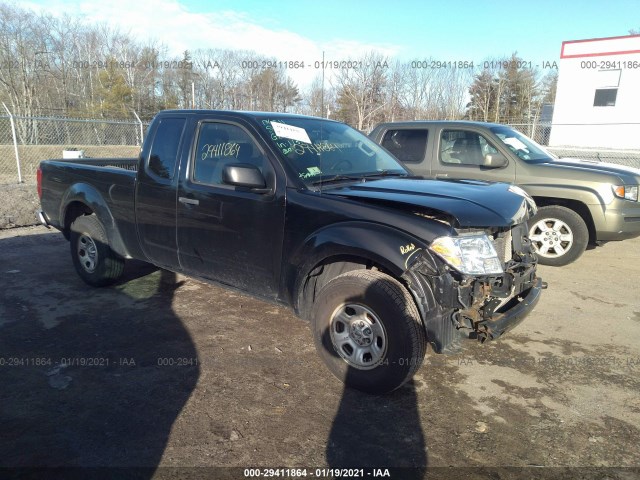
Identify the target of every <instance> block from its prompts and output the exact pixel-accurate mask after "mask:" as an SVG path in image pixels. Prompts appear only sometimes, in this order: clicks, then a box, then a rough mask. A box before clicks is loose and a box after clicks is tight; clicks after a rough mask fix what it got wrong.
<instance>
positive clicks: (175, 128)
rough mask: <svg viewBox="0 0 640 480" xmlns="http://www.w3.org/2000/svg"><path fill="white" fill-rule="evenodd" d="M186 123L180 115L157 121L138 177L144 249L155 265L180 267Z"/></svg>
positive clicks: (138, 220) (138, 214)
mask: <svg viewBox="0 0 640 480" xmlns="http://www.w3.org/2000/svg"><path fill="white" fill-rule="evenodd" d="M186 121H187V118H186V116H179V115H176V116H167V117H163V118H161V119H160V120H159V121H158V122H154V124H153V129H152V130H151V131H149V133H148V135H149V137H148V138H149V140H150V143H149V142H147V143H146V144H145V145H146V146H145V149H144V150H143V151H142V153H141V155H142V160H143V161H142V162H141V166H140V168H139V169H138V175H137V186H136V203H135V205H136V206H135V209H136V224H137V228H138V238H139V240H140V246H141V247H142V251H143V252H144V254H145V255H146V256H147V258H148V259H149V260H151V261H152V262H153V263H154V264H156V265H160V266H165V267H169V268H177V267H178V248H177V243H176V190H177V183H178V182H177V180H178V174H177V166H178V165H179V157H180V156H181V154H182V150H183V148H182V147H183V143H184V138H183V137H184V132H185V125H186Z"/></svg>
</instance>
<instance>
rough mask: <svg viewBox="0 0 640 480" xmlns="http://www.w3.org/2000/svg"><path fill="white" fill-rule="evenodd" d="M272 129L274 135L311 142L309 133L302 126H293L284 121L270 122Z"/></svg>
mask: <svg viewBox="0 0 640 480" xmlns="http://www.w3.org/2000/svg"><path fill="white" fill-rule="evenodd" d="M271 126H272V127H273V131H274V132H276V135H277V136H279V137H282V138H289V139H291V140H298V141H299V142H304V143H311V139H310V138H309V135H307V131H306V130H305V129H304V128H300V127H294V126H293V125H287V124H286V123H279V122H271Z"/></svg>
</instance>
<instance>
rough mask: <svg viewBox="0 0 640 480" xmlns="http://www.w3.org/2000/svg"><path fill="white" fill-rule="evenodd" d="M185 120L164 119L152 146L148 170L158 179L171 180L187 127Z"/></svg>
mask: <svg viewBox="0 0 640 480" xmlns="http://www.w3.org/2000/svg"><path fill="white" fill-rule="evenodd" d="M185 121H186V120H185V119H184V118H163V119H162V120H160V124H159V125H158V128H157V130H156V134H155V136H154V138H153V144H152V145H151V153H150V155H149V164H148V167H147V170H148V171H149V172H151V173H152V174H153V175H155V176H156V177H160V178H164V179H167V180H171V179H172V178H173V173H174V170H175V167H176V162H177V160H178V147H179V146H180V139H181V138H182V131H183V130H184V125H185Z"/></svg>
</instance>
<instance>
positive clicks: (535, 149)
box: [491, 127, 554, 161]
mask: <svg viewBox="0 0 640 480" xmlns="http://www.w3.org/2000/svg"><path fill="white" fill-rule="evenodd" d="M491 131H492V132H493V133H494V134H495V135H496V136H497V137H498V138H499V139H500V140H501V141H502V143H504V144H505V145H506V146H507V147H509V149H510V150H511V151H512V152H513V153H515V154H516V155H517V156H518V157H520V158H521V159H522V160H525V161H536V160H546V161H549V160H553V158H554V157H553V155H552V154H550V153H549V152H547V151H546V150H545V149H544V148H543V147H541V146H540V145H538V144H537V143H536V142H534V141H533V140H531V139H530V138H529V137H527V136H525V135H523V134H521V133H520V132H518V131H516V130H513V129H512V128H509V127H491Z"/></svg>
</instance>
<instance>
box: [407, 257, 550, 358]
mask: <svg viewBox="0 0 640 480" xmlns="http://www.w3.org/2000/svg"><path fill="white" fill-rule="evenodd" d="M415 257H416V258H415V261H414V262H412V264H411V265H410V266H409V268H408V270H407V271H406V272H405V275H404V279H405V281H406V282H407V284H408V285H409V288H410V290H411V291H412V294H413V295H414V298H415V299H416V303H417V304H418V308H419V310H420V313H421V316H422V319H423V323H424V327H425V330H426V334H427V341H428V342H429V343H430V344H431V346H432V347H433V349H434V351H436V352H438V353H457V352H459V351H460V350H461V347H462V345H461V341H462V340H464V339H477V340H479V341H481V342H484V341H486V340H495V339H497V338H498V337H500V336H501V335H503V334H504V333H505V332H507V331H508V330H510V329H512V328H513V327H515V326H516V325H518V324H519V323H520V322H522V321H523V320H524V319H525V318H526V316H527V315H528V314H529V313H530V312H531V311H532V310H533V309H534V308H535V306H536V304H537V303H538V301H539V300H540V295H541V292H542V290H543V289H544V288H546V284H545V283H544V282H542V280H541V279H540V278H538V277H537V276H536V266H537V265H536V263H537V262H536V259H535V257H533V256H528V255H527V256H526V257H525V258H522V259H521V261H518V262H510V263H509V264H508V265H507V268H506V269H505V272H504V273H503V274H500V275H490V276H488V275H487V276H472V275H465V274H461V273H459V272H456V271H454V270H451V269H448V268H446V267H445V266H443V265H442V262H439V261H438V260H437V259H436V258H434V256H432V255H430V254H429V253H428V252H427V251H423V252H421V253H420V254H419V255H416V256H415Z"/></svg>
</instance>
